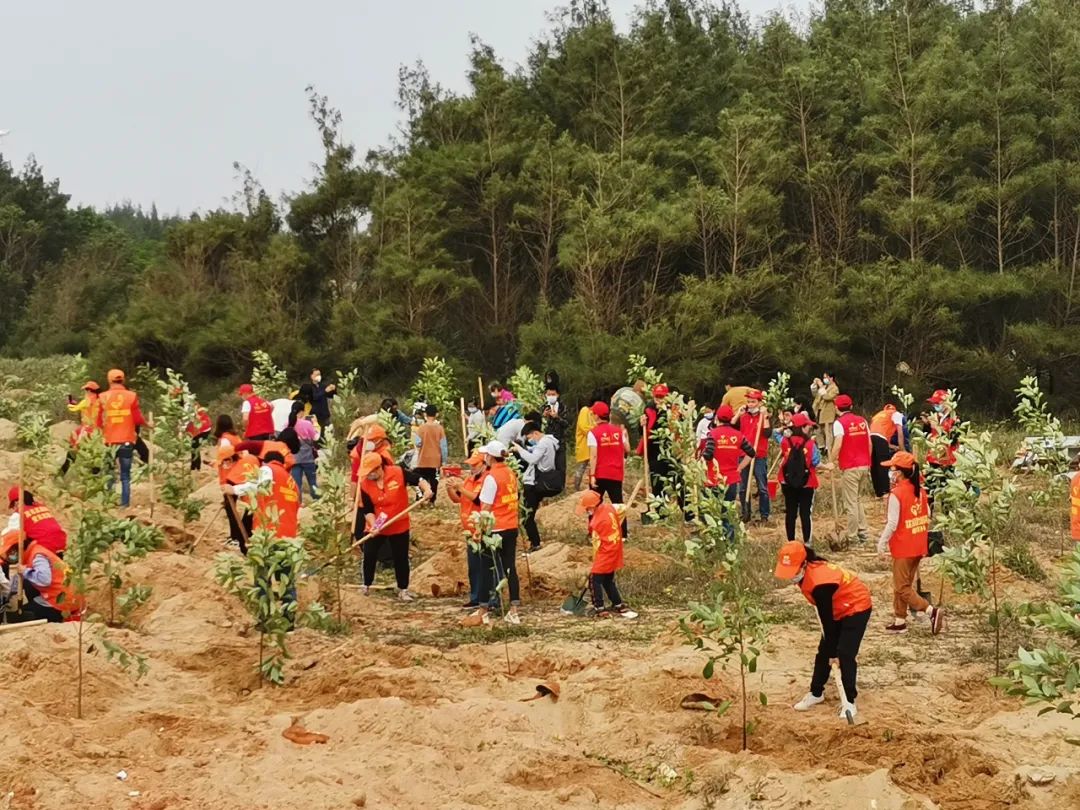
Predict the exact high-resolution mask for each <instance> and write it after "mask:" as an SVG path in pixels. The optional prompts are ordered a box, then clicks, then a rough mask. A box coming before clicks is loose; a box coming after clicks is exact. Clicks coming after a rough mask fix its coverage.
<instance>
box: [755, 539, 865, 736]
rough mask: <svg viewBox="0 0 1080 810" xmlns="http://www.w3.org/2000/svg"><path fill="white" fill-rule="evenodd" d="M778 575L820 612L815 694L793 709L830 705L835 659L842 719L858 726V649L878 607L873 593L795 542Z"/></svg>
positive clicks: (780, 560) (781, 558)
mask: <svg viewBox="0 0 1080 810" xmlns="http://www.w3.org/2000/svg"><path fill="white" fill-rule="evenodd" d="M774 573H775V575H776V577H777V578H778V579H786V580H789V581H791V582H792V583H794V584H795V585H798V586H799V590H800V591H802V594H803V596H805V597H806V601H807V602H809V603H810V604H811V605H813V606H814V607H815V608H816V609H817V613H818V620H819V621H820V622H821V640H820V641H819V642H818V648H817V655H816V656H815V658H814V674H813V676H812V677H811V680H810V691H809V692H807V693H806V695H805V696H804V697H803V699H802V700H800V701H799V702H798V703H796V704H795V706H794V707H793V708H794V709H795V711H797V712H805V711H809V710H810V709H812V708H813V707H814V706H817V705H818V704H820V703H824V702H825V684H826V683H827V682H828V680H829V674H830V673H831V672H832V661H833V659H839V662H840V681H841V683H842V685H843V686H842V692H841V695H840V698H841V702H840V713H839V716H840V717H841V718H845V717H846V718H847V720H848V722H849V723H852V722H854V719H855V716H856V714H858V710H857V709H856V708H855V698H856V697H858V694H859V690H858V688H857V686H856V676H857V675H858V663H857V659H858V655H859V647H860V646H861V645H862V640H863V636H864V635H865V634H866V627H867V625H868V624H869V623H870V613H871V610H872V608H873V605H872V602H871V598H870V589H869V588H867V587H866V585H865V584H864V583H863V582H862V581H861V580H860V579H859V578H858V577H856V576H855V575H854V574H852V573H851V572H849V571H845V570H844V569H843V568H841V567H840V566H838V565H833V564H832V563H830V562H829V561H828V560H825V559H824V558H822V557H818V556H817V554H816V553H815V552H814V549H812V548H809V547H807V546H804V545H803V544H802V543H800V542H798V541H795V542H791V543H784V545H782V546H781V547H780V553H779V555H778V556H777V559H776V570H775V572H774Z"/></svg>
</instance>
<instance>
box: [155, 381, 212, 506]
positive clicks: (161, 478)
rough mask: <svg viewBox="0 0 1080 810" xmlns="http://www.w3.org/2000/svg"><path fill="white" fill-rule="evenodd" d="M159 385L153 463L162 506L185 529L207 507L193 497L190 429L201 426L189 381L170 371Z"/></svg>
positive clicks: (193, 480)
mask: <svg viewBox="0 0 1080 810" xmlns="http://www.w3.org/2000/svg"><path fill="white" fill-rule="evenodd" d="M157 383H158V388H159V389H160V391H161V397H160V399H159V405H158V411H157V413H156V414H155V416H154V428H153V433H152V441H153V443H154V447H155V448H156V451H155V453H154V456H153V460H152V463H153V466H154V468H155V471H156V472H157V473H158V479H157V481H158V482H160V486H161V500H162V502H163V503H165V504H167V505H169V506H171V507H172V508H173V509H175V510H176V511H177V512H179V513H180V515H181V517H182V518H183V520H184V524H185V525H186V524H188V523H190V522H191V521H193V520H195V519H196V518H197V517H198V516H199V515H200V514H202V510H203V507H204V506H206V502H205V501H203V500H200V499H198V498H193V497H192V493H193V492H194V491H195V479H194V477H193V476H192V474H191V436H190V435H189V434H188V432H187V428H188V425H197V424H198V423H199V417H198V413H197V403H196V401H195V395H194V394H192V393H191V389H190V388H188V384H187V381H186V380H185V379H184V378H183V377H182V376H181V375H180V374H179V373H178V372H175V371H173V370H172V369H171V368H169V369H166V370H165V379H164V380H158V381H157Z"/></svg>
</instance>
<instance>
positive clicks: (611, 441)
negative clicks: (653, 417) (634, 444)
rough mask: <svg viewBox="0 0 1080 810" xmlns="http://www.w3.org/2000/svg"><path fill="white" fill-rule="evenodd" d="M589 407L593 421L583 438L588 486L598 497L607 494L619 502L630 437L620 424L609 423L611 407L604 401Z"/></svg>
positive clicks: (621, 498)
mask: <svg viewBox="0 0 1080 810" xmlns="http://www.w3.org/2000/svg"><path fill="white" fill-rule="evenodd" d="M591 410H592V414H593V416H594V417H596V420H597V424H596V425H594V426H593V427H592V428H591V429H590V430H589V432H588V434H587V436H586V439H585V442H586V444H587V445H588V448H589V487H590V488H591V489H592V490H593V491H594V492H598V493H600V497H601V498H603V496H604V495H607V496H608V499H609V500H610V501H611V502H612V503H622V502H623V480H624V478H625V476H626V456H627V454H628V453H629V452H630V437H629V436H628V435H627V433H626V428H624V427H623V426H622V425H613V424H612V423H611V408H609V407H608V404H607V403H606V402H601V401H598V402H595V403H593V405H592V408H591Z"/></svg>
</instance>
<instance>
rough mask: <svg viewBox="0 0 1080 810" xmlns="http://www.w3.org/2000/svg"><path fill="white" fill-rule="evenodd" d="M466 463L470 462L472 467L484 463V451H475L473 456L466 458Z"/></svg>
mask: <svg viewBox="0 0 1080 810" xmlns="http://www.w3.org/2000/svg"><path fill="white" fill-rule="evenodd" d="M465 463H466V464H468V465H469V466H470V467H476V466H478V465H480V464H483V463H484V456H483V454H482V453H473V454H472V455H471V456H469V457H468V458H467V459H465Z"/></svg>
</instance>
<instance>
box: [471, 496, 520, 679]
mask: <svg viewBox="0 0 1080 810" xmlns="http://www.w3.org/2000/svg"><path fill="white" fill-rule="evenodd" d="M519 502H520V499H519ZM469 522H470V523H471V524H472V530H471V531H466V532H465V542H466V543H468V545H469V548H470V549H471V550H472V551H473V553H474V554H479V555H480V557H481V559H483V558H484V557H485V556H490V557H491V571H492V577H491V579H492V581H494V582H495V588H494V591H495V593H496V594H498V595H499V607H500V610H501V611H502V616H503V617H504V618H505V616H506V614H507V613H508V612H509V605H510V592H509V579H508V578H507V572H506V571H502V572H501V576H500V571H499V550H500V549H501V548H502V536H501V535H499V534H496V532H495V515H494V514H492V513H491V512H487V511H480V512H473V514H471V515H470V516H469ZM504 588H505V589H506V592H505V594H504V591H503V589H504ZM503 652H504V653H505V654H506V675H507V677H509V676H510V674H511V673H510V642H509V641H508V639H507V637H506V636H505V635H504V636H503Z"/></svg>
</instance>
